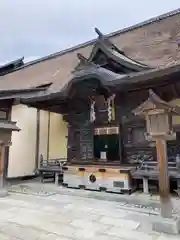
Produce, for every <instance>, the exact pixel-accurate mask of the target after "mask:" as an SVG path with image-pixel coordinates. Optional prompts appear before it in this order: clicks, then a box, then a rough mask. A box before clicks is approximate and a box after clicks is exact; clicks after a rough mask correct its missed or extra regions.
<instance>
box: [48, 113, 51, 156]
mask: <svg viewBox="0 0 180 240" xmlns="http://www.w3.org/2000/svg"><path fill="white" fill-rule="evenodd" d="M50 119H51V113H50V112H48V137H47V160H49V141H50Z"/></svg>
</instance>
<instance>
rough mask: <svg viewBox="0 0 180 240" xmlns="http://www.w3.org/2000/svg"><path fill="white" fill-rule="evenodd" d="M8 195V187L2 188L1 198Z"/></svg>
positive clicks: (0, 190)
mask: <svg viewBox="0 0 180 240" xmlns="http://www.w3.org/2000/svg"><path fill="white" fill-rule="evenodd" d="M7 196H8V190H7V189H6V188H1V189H0V198H3V197H7Z"/></svg>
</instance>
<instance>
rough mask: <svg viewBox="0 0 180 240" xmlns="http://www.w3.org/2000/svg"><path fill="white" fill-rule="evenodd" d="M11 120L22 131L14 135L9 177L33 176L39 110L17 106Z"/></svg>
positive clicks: (13, 109) (10, 153)
mask: <svg viewBox="0 0 180 240" xmlns="http://www.w3.org/2000/svg"><path fill="white" fill-rule="evenodd" d="M11 119H12V121H16V122H17V126H18V127H19V128H20V129H21V131H19V132H13V133H12V146H11V147H10V152H9V165H8V174H7V177H19V176H27V175H32V174H33V173H34V168H35V154H36V122H37V109H35V108H29V107H27V106H25V105H15V106H13V107H12V113H11Z"/></svg>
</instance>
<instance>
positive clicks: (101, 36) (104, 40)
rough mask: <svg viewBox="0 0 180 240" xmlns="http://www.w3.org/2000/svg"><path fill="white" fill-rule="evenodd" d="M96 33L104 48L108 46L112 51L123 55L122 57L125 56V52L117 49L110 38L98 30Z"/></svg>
mask: <svg viewBox="0 0 180 240" xmlns="http://www.w3.org/2000/svg"><path fill="white" fill-rule="evenodd" d="M95 32H96V33H97V34H98V39H97V41H99V42H100V44H102V45H104V46H105V45H107V46H109V47H110V48H111V49H113V50H115V51H117V52H119V53H120V54H122V55H125V54H124V51H122V50H121V49H119V48H117V47H116V46H115V45H114V44H113V43H112V42H111V41H110V40H109V38H108V37H107V36H106V35H104V34H103V33H102V32H101V31H100V30H99V29H98V28H95Z"/></svg>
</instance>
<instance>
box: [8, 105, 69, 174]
mask: <svg viewBox="0 0 180 240" xmlns="http://www.w3.org/2000/svg"><path fill="white" fill-rule="evenodd" d="M48 119H49V113H48V112H47V111H43V110H40V130H39V131H40V132H39V134H40V136H39V157H40V155H41V154H42V155H43V157H44V158H45V159H47V151H48ZM11 120H12V121H16V122H17V126H18V127H19V128H20V129H21V131H20V132H13V133H12V146H11V147H10V152H9V164H8V174H7V177H9V178H12V177H22V176H28V175H33V174H34V170H35V162H36V130H37V109H35V108H29V107H27V106H25V105H15V106H13V107H12V113H11ZM49 131H50V132H49V133H50V134H49V158H66V157H67V138H66V136H67V134H68V133H67V124H66V123H65V122H64V121H63V119H62V116H61V115H59V114H55V113H50V130H49ZM39 159H40V158H39Z"/></svg>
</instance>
